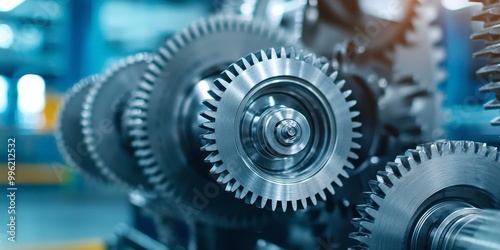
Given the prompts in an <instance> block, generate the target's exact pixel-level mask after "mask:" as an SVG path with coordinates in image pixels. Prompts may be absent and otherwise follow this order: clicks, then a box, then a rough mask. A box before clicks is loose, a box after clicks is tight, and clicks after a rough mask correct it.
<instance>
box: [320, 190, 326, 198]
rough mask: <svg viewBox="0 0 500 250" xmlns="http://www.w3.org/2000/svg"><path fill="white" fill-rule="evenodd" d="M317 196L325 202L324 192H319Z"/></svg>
mask: <svg viewBox="0 0 500 250" xmlns="http://www.w3.org/2000/svg"><path fill="white" fill-rule="evenodd" d="M318 194H319V197H320V198H321V200H322V201H326V193H325V190H321V191H320V192H319V193H318Z"/></svg>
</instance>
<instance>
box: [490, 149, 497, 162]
mask: <svg viewBox="0 0 500 250" xmlns="http://www.w3.org/2000/svg"><path fill="white" fill-rule="evenodd" d="M489 149H490V150H489V151H488V158H490V159H491V160H493V161H497V160H498V157H499V155H498V148H497V147H490V148H489Z"/></svg>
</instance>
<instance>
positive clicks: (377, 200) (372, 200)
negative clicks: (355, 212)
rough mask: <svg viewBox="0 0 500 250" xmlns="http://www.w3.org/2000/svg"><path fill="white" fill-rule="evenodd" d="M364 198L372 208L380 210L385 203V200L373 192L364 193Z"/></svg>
mask: <svg viewBox="0 0 500 250" xmlns="http://www.w3.org/2000/svg"><path fill="white" fill-rule="evenodd" d="M363 197H364V199H365V201H366V203H368V204H369V205H370V206H372V207H374V208H376V209H378V208H379V207H380V204H382V203H383V202H384V198H382V197H381V196H380V195H378V194H376V193H373V192H363Z"/></svg>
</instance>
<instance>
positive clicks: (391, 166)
mask: <svg viewBox="0 0 500 250" xmlns="http://www.w3.org/2000/svg"><path fill="white" fill-rule="evenodd" d="M399 167H400V164H397V163H395V162H389V163H387V165H385V171H387V172H389V173H392V174H394V175H395V176H396V177H398V178H401V177H402V176H403V174H402V173H401V169H400V168H399Z"/></svg>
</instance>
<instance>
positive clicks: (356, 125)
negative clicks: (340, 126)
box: [352, 122, 363, 129]
mask: <svg viewBox="0 0 500 250" xmlns="http://www.w3.org/2000/svg"><path fill="white" fill-rule="evenodd" d="M361 126H363V124H362V123H361V122H352V128H353V129H355V128H360V127H361Z"/></svg>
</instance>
